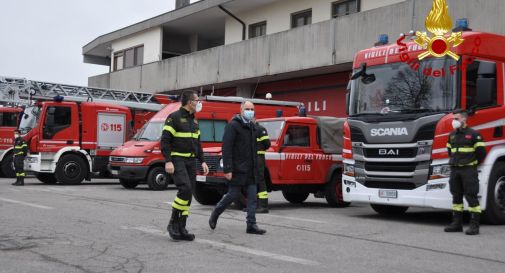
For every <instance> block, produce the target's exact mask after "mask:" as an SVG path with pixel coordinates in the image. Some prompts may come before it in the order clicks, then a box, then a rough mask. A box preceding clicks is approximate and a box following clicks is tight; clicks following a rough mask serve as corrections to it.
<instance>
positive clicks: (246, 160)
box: [223, 115, 257, 185]
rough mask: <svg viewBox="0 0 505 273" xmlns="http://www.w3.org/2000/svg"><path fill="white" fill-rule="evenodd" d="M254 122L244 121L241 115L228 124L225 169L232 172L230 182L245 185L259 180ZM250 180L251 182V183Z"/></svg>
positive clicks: (224, 148)
mask: <svg viewBox="0 0 505 273" xmlns="http://www.w3.org/2000/svg"><path fill="white" fill-rule="evenodd" d="M256 136H257V133H256V130H255V126H254V124H252V123H250V122H247V123H246V122H244V120H242V117H241V116H240V115H237V116H235V117H234V118H233V119H232V120H231V121H230V123H228V125H226V128H225V132H224V136H223V171H224V173H230V172H231V173H232V174H233V178H232V180H231V181H230V184H235V185H245V184H246V183H248V182H249V181H250V180H251V179H250V178H251V177H254V180H253V181H251V182H254V183H256V181H257V178H256V176H257V172H256V171H255V170H256V168H257V156H256V152H257V144H256ZM251 182H249V183H251Z"/></svg>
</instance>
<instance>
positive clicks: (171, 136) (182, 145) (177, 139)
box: [160, 107, 204, 163]
mask: <svg viewBox="0 0 505 273" xmlns="http://www.w3.org/2000/svg"><path fill="white" fill-rule="evenodd" d="M160 146H161V152H162V153H163V156H164V157H165V161H166V162H171V161H172V157H173V156H179V157H184V158H193V157H197V158H198V159H199V160H200V162H202V163H203V162H204V158H203V150H202V145H200V129H199V127H198V122H197V121H196V119H195V115H194V114H190V113H189V112H188V111H187V110H186V109H184V108H182V107H181V108H180V109H179V110H177V111H175V112H173V113H172V114H170V115H169V116H168V118H167V120H166V121H165V126H164V127H163V134H162V135H161V141H160Z"/></svg>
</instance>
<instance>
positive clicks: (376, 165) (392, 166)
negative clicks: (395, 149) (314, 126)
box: [365, 162, 417, 172]
mask: <svg viewBox="0 0 505 273" xmlns="http://www.w3.org/2000/svg"><path fill="white" fill-rule="evenodd" d="M416 166H417V162H413V163H402V162H394V163H386V162H365V170H367V171H370V172H413V171H415V170H416Z"/></svg>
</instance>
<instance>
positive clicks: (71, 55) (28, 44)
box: [0, 0, 194, 85]
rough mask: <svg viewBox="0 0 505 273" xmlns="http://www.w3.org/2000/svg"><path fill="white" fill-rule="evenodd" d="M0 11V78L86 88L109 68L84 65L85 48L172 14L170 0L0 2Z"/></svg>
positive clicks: (35, 0)
mask: <svg viewBox="0 0 505 273" xmlns="http://www.w3.org/2000/svg"><path fill="white" fill-rule="evenodd" d="M191 2H194V1H191ZM0 7H1V11H2V12H1V15H0V35H1V37H0V76H11V77H24V78H28V79H32V80H40V81H48V82H56V83H66V84H76V85H87V84H88V77H89V76H92V75H98V74H102V73H107V72H108V67H107V66H100V65H93V64H85V63H83V62H82V47H83V46H84V45H85V44H87V43H89V42H91V41H92V40H93V39H95V38H96V37H98V36H100V35H102V34H105V33H108V32H111V31H114V30H117V29H119V28H122V27H125V26H128V25H131V24H134V23H136V22H139V21H142V20H145V19H148V18H150V17H153V16H156V15H159V14H162V13H165V12H167V11H169V10H173V9H174V7H175V0H86V1H75V0H2V1H1V5H0Z"/></svg>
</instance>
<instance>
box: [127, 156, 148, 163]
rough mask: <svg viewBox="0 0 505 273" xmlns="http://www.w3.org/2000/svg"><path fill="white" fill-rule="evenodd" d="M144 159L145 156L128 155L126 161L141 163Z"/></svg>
mask: <svg viewBox="0 0 505 273" xmlns="http://www.w3.org/2000/svg"><path fill="white" fill-rule="evenodd" d="M142 161H144V158H143V157H127V158H125V161H124V162H125V163H130V164H140V163H142Z"/></svg>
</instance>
